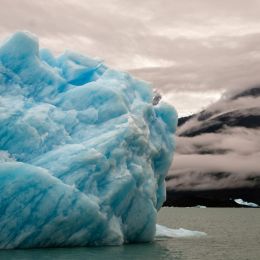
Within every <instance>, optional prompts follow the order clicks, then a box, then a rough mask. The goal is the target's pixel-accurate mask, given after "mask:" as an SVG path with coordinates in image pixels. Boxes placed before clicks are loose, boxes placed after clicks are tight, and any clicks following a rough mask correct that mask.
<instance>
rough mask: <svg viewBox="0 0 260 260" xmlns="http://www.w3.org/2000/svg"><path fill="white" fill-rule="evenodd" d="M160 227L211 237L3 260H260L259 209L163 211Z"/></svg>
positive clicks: (12, 255) (18, 254)
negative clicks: (181, 229) (205, 234)
mask: <svg viewBox="0 0 260 260" xmlns="http://www.w3.org/2000/svg"><path fill="white" fill-rule="evenodd" d="M158 223H159V224H162V225H166V226H168V227H171V228H180V227H182V228H186V229H191V230H199V231H204V232H206V233H207V234H208V235H207V236H206V237H200V238H195V237H193V238H191V237H190V238H188V237H187V238H172V239H161V240H157V241H155V242H154V243H149V244H138V245H127V246H119V247H92V248H60V249H33V250H32V249H30V250H5V251H0V260H9V259H11V260H12V259H14V260H20V259H22V260H23V259H24V260H32V259H33V260H43V259H57V260H59V259H64V260H83V259H91V260H92V259H93V260H95V259H131V260H135V259H145V260H150V259H169V260H170V259H176V260H177V259H178V260H182V259H199V260H216V259H217V260H231V259H232V260H247V259H248V260H260V209H246V208H241V209H237V208H236V209H222V208H220V209H216V208H214V209H210V208H207V209H199V208H163V209H162V210H161V211H160V213H159V217H158Z"/></svg>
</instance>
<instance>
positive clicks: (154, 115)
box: [0, 32, 177, 249]
mask: <svg viewBox="0 0 260 260" xmlns="http://www.w3.org/2000/svg"><path fill="white" fill-rule="evenodd" d="M153 98H154V94H153V92H152V90H151V87H150V85H149V84H148V83H146V82H143V81H140V80H137V79H135V78H133V77H131V76H130V75H129V74H127V73H124V72H119V71H115V70H112V69H109V68H108V67H107V66H105V65H104V64H103V63H102V62H101V61H99V60H94V59H90V58H87V57H85V56H83V55H80V54H77V53H73V52H68V51H67V52H65V53H64V54H62V55H60V56H58V57H55V56H54V55H52V53H51V52H50V51H49V50H46V49H39V46H38V40H37V38H36V37H35V36H34V35H32V34H30V33H25V32H17V33H15V34H14V35H13V36H11V37H10V38H9V39H7V40H6V41H5V42H4V43H2V44H1V46H0V191H1V193H0V248H1V249H4V248H31V247H50V246H52V247H54V246H57V247H60V246H85V245H120V244H123V243H132V242H146V241H152V240H153V239H154V236H155V229H156V218H157V211H158V210H159V209H160V207H161V206H162V204H163V202H164V200H165V182H164V179H165V176H166V174H167V171H168V169H169V167H170V164H171V161H172V156H173V151H174V147H175V144H174V140H173V133H174V132H175V130H176V124H177V115H176V112H175V110H174V109H173V108H172V107H171V106H170V105H168V104H166V103H164V102H159V103H158V104H157V103H156V104H154V105H153Z"/></svg>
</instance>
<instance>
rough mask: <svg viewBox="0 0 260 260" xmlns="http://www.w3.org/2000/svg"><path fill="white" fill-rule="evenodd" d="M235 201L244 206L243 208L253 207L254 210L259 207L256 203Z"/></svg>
mask: <svg viewBox="0 0 260 260" xmlns="http://www.w3.org/2000/svg"><path fill="white" fill-rule="evenodd" d="M234 201H235V202H236V203H237V204H239V205H242V206H248V207H253V208H257V207H259V205H257V204H256V203H253V202H247V201H244V200H242V199H234Z"/></svg>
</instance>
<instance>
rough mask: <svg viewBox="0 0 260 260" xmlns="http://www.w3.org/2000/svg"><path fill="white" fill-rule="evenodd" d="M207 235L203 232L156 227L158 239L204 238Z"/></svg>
mask: <svg viewBox="0 0 260 260" xmlns="http://www.w3.org/2000/svg"><path fill="white" fill-rule="evenodd" d="M206 235H207V234H206V233H205V232H202V231H195V230H189V229H184V228H179V229H172V228H168V227H166V226H163V225H159V224H157V225H156V234H155V237H156V238H157V239H160V238H185V237H186V238H191V237H204V236H206Z"/></svg>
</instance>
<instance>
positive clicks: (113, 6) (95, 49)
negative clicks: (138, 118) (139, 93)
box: [0, 0, 260, 116]
mask: <svg viewBox="0 0 260 260" xmlns="http://www.w3.org/2000/svg"><path fill="white" fill-rule="evenodd" d="M17 30H28V31H31V32H33V33H35V34H37V35H38V37H39V40H40V45H41V46H42V47H48V48H50V49H51V50H52V51H53V52H54V53H56V54H59V53H61V52H63V51H64V50H65V49H70V50H73V51H77V52H81V53H83V54H86V55H88V56H90V57H100V58H102V59H104V60H105V63H106V64H108V65H110V66H112V67H114V68H117V69H121V70H126V71H129V72H131V73H132V74H134V75H136V76H138V77H140V78H142V79H145V80H148V81H151V82H152V83H153V84H154V86H155V87H156V88H158V89H160V91H161V92H162V93H163V94H164V96H165V97H166V99H167V100H169V101H170V102H171V103H172V104H173V105H175V107H176V108H177V110H178V112H179V114H180V115H181V116H182V115H186V114H190V113H193V112H196V111H198V110H200V109H202V108H203V107H205V106H207V105H208V104H209V103H210V102H213V101H215V100H216V99H218V98H219V96H220V95H221V93H223V91H224V90H226V89H229V88H234V87H241V86H246V85H254V84H258V83H260V1H259V0H247V1H245V0H181V1H177V0H175V1H174V0H160V1H159V0H142V1H140V0H131V1H129V0H103V1H92V0H74V1H73V0H59V1H58V0H52V1H41V0H37V1H32V0H1V8H0V40H3V39H4V38H5V37H7V36H8V35H10V34H11V33H13V32H15V31H17Z"/></svg>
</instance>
